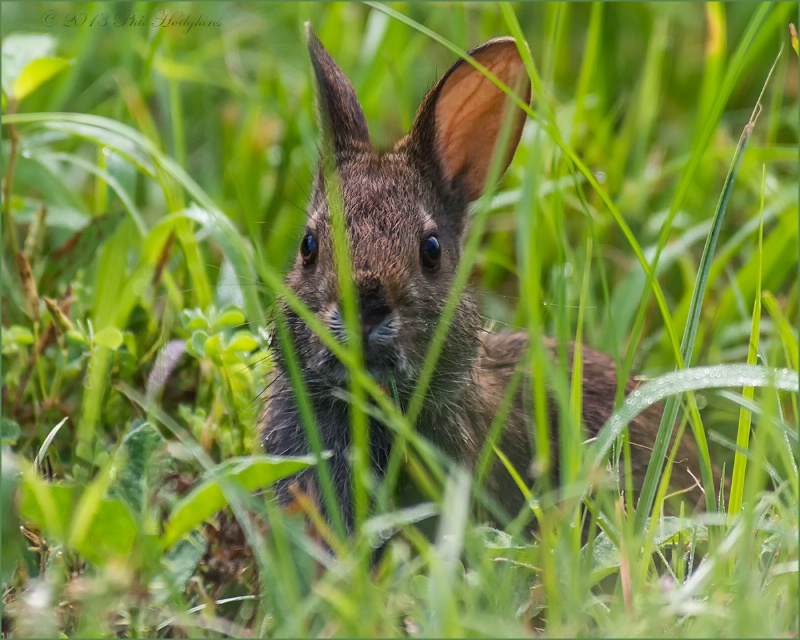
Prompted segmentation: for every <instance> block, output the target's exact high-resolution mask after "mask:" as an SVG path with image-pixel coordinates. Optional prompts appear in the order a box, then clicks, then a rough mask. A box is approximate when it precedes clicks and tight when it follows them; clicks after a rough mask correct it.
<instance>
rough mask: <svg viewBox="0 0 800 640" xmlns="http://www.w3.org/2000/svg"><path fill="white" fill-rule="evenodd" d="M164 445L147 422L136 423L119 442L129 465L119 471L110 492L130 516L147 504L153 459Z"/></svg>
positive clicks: (159, 436)
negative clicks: (127, 510) (123, 503)
mask: <svg viewBox="0 0 800 640" xmlns="http://www.w3.org/2000/svg"><path fill="white" fill-rule="evenodd" d="M163 443H164V437H163V436H162V435H161V432H160V431H159V430H158V429H157V428H156V427H155V426H153V425H152V424H150V423H149V422H141V423H139V424H138V425H136V426H135V427H134V428H133V429H131V431H129V432H128V433H127V434H126V435H125V437H124V438H123V439H122V448H123V449H124V450H125V454H126V456H125V457H126V458H127V461H128V463H127V465H126V466H125V468H124V469H122V471H120V474H119V479H118V480H117V483H116V484H115V485H114V487H113V489H112V491H113V494H114V495H115V496H118V497H119V498H120V499H121V500H122V501H123V502H125V504H127V505H128V506H129V507H130V509H131V511H132V512H133V513H141V511H142V505H143V504H145V503H146V501H147V488H148V485H149V482H150V480H151V478H150V475H151V473H152V466H153V465H152V460H153V455H154V454H155V452H156V450H157V449H158V448H159V447H160V446H161V445H162V444H163Z"/></svg>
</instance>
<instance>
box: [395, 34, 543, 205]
mask: <svg viewBox="0 0 800 640" xmlns="http://www.w3.org/2000/svg"><path fill="white" fill-rule="evenodd" d="M469 55H470V56H472V57H473V58H474V59H475V60H476V61H478V62H479V63H480V64H482V65H483V66H484V67H486V68H487V69H488V70H489V71H491V72H492V73H493V74H494V75H495V76H497V77H498V78H499V79H500V80H501V81H502V82H503V83H504V84H505V85H506V86H508V87H509V88H510V89H511V90H513V91H515V92H516V93H517V95H518V96H519V97H520V98H522V100H523V101H524V102H525V103H526V104H529V103H530V99H531V83H530V79H529V78H528V75H527V73H526V71H525V66H524V65H523V63H522V58H521V57H520V55H519V51H518V50H517V43H516V41H515V40H514V39H513V38H497V39H495V40H490V41H489V42H485V43H484V44H482V45H480V46H479V47H476V48H475V49H473V50H472V51H470V52H469ZM509 102H510V101H509V99H508V96H507V95H506V94H505V93H504V92H503V91H501V90H500V89H499V88H498V87H497V86H496V85H495V84H494V83H493V82H492V81H491V80H489V79H488V78H487V77H486V76H485V75H483V74H482V73H481V72H480V71H478V70H477V69H476V68H475V67H473V66H472V65H471V64H469V63H468V62H466V61H464V60H459V61H458V62H456V63H455V64H454V65H453V66H452V67H451V68H450V70H449V71H448V72H447V73H445V74H444V76H443V77H442V79H441V80H439V82H437V83H436V85H435V86H434V87H433V89H431V91H430V92H429V93H428V95H427V96H426V97H425V100H424V101H423V103H422V105H421V106H420V108H419V111H417V115H416V118H415V119H414V125H413V126H412V128H411V132H410V133H409V134H408V136H407V137H406V138H405V139H404V140H402V141H401V142H400V143H399V145H398V147H399V148H404V149H407V150H408V151H410V152H412V153H413V154H414V155H415V156H416V158H417V159H418V161H420V162H422V163H430V162H431V161H432V160H433V161H434V162H435V163H436V164H438V169H439V172H440V174H441V176H440V177H441V178H442V179H443V180H445V181H447V182H449V183H451V184H452V185H453V186H455V187H456V188H463V189H465V191H466V195H467V198H468V199H469V200H475V199H476V198H478V197H479V196H480V195H481V193H483V191H484V189H485V188H486V178H487V174H488V172H489V166H490V164H491V162H492V157H493V155H494V153H495V150H496V149H495V147H497V144H498V140H499V138H500V131H501V129H502V125H503V119H504V117H506V116H508V117H510V118H511V132H510V136H509V139H508V142H507V145H506V150H505V153H504V157H503V159H502V162H503V164H502V166H501V170H502V171H505V170H506V168H507V167H508V165H509V163H510V162H511V158H513V156H514V151H515V150H516V148H517V144H518V143H519V139H520V136H521V135H522V127H523V125H524V124H525V118H526V114H525V111H523V110H522V109H521V108H519V106H512V107H511V112H510V113H507V112H508V111H509V109H507V108H506V105H507V104H508V103H509ZM502 171H501V173H502Z"/></svg>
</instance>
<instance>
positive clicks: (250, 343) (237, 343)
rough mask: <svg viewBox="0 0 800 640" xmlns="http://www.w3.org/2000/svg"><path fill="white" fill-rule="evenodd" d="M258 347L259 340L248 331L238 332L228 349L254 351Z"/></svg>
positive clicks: (226, 348)
mask: <svg viewBox="0 0 800 640" xmlns="http://www.w3.org/2000/svg"><path fill="white" fill-rule="evenodd" d="M254 349H258V342H256V340H255V338H253V336H252V335H250V334H249V333H247V332H246V331H240V332H238V333H236V334H235V335H234V336H233V338H232V339H231V341H230V342H229V343H228V345H227V346H226V347H225V350H226V351H253V350H254Z"/></svg>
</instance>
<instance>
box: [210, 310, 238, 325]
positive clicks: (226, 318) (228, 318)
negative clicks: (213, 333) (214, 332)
mask: <svg viewBox="0 0 800 640" xmlns="http://www.w3.org/2000/svg"><path fill="white" fill-rule="evenodd" d="M244 322H245V317H244V314H243V313H242V312H241V311H240V310H239V309H225V310H223V311H222V312H221V313H220V315H219V317H218V318H216V319H215V320H214V323H213V328H214V329H219V328H221V327H237V326H239V325H242V324H244Z"/></svg>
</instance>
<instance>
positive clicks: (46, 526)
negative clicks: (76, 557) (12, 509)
mask: <svg viewBox="0 0 800 640" xmlns="http://www.w3.org/2000/svg"><path fill="white" fill-rule="evenodd" d="M74 500H75V487H73V486H70V485H67V484H51V483H48V482H45V481H44V480H43V479H42V478H41V477H39V475H38V474H36V473H35V472H34V471H33V469H28V470H26V471H23V480H22V492H21V496H20V503H19V513H20V516H21V517H22V518H23V519H24V520H29V521H30V522H32V523H34V524H35V525H36V526H38V527H39V528H41V529H42V531H43V532H44V533H45V535H48V536H52V537H54V538H56V539H57V540H58V541H59V542H64V541H65V539H66V538H65V536H66V523H67V522H69V520H70V514H71V512H72V505H73V502H74Z"/></svg>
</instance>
